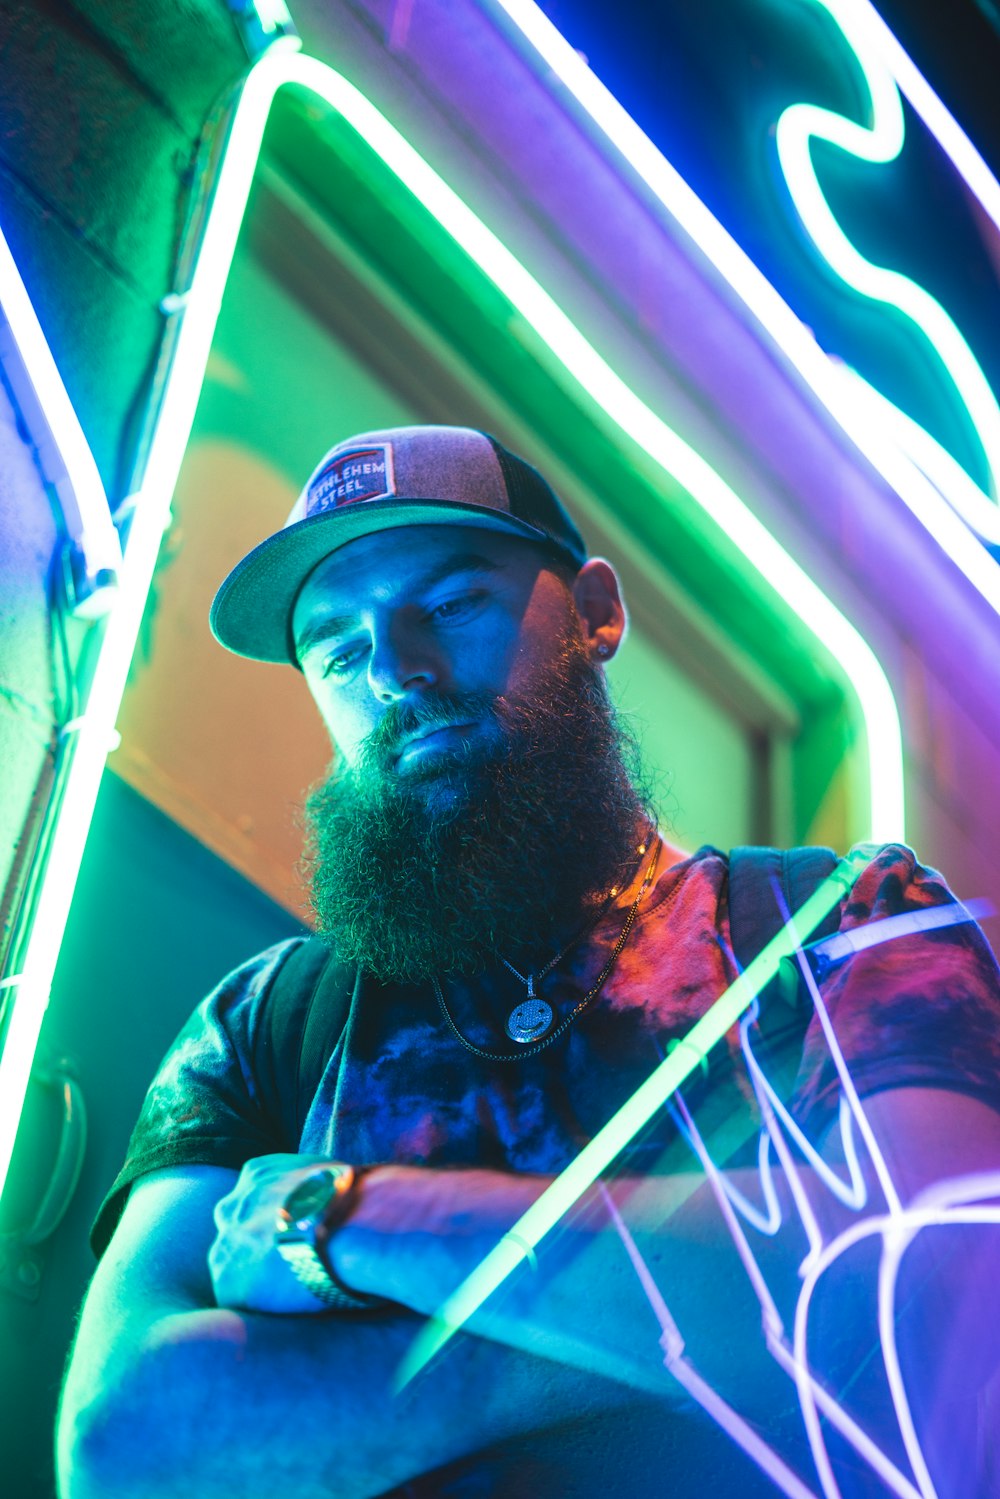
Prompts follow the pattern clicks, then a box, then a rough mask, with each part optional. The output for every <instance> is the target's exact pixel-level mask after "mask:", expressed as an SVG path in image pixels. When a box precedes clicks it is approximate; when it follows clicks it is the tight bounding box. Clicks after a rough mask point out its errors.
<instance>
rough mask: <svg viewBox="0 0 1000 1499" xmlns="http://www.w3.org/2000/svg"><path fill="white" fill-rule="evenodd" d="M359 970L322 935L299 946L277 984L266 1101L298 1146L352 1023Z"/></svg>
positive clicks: (269, 1023)
mask: <svg viewBox="0 0 1000 1499" xmlns="http://www.w3.org/2000/svg"><path fill="white" fill-rule="evenodd" d="M356 977H357V971H356V969H355V967H354V966H353V965H350V964H346V963H342V962H341V961H340V960H339V959H338V957H337V955H336V953H334V952H331V950H330V948H329V947H327V945H326V943H325V942H323V941H321V940H320V938H319V937H309V938H307V939H306V941H305V942H302V943H300V944H299V945H298V946H297V947H295V948H293V950H292V951H291V953H290V954H289V955H288V957H287V958H286V959H285V960H284V962H283V963H282V965H281V967H280V968H279V970H278V972H277V975H276V976H275V978H274V980H273V981H272V983H271V992H270V994H269V996H268V1003H267V1007H266V1012H265V1015H264V1019H263V1022H262V1025H261V1034H260V1037H259V1043H258V1045H259V1050H258V1057H257V1064H258V1078H259V1080H260V1084H261V1089H262V1094H263V1100H262V1101H263V1104H264V1107H265V1108H266V1109H267V1111H268V1113H269V1114H270V1115H271V1117H272V1118H273V1119H274V1121H275V1123H276V1124H277V1126H278V1128H279V1130H280V1134H281V1139H282V1142H283V1145H284V1148H285V1149H286V1150H288V1151H297V1150H298V1148H299V1141H300V1139H301V1138H302V1128H303V1126H304V1124H305V1119H306V1113H307V1111H308V1107H309V1103H310V1101H311V1099H312V1097H313V1095H314V1094H315V1092H316V1089H317V1087H318V1086H319V1081H320V1078H321V1077H322V1076H323V1069H324V1067H325V1066H326V1063H327V1061H328V1060H329V1058H330V1056H331V1054H332V1052H333V1049H334V1047H335V1046H336V1044H337V1041H338V1039H339V1037H340V1035H341V1034H342V1032H343V1030H344V1026H345V1025H346V1024H347V1018H348V1015H349V1014H350V1010H351V1000H352V998H353V995H354V988H355V981H356Z"/></svg>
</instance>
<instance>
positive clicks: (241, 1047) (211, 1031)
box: [90, 937, 304, 1258]
mask: <svg viewBox="0 0 1000 1499" xmlns="http://www.w3.org/2000/svg"><path fill="white" fill-rule="evenodd" d="M303 940H304V939H303V938H299V937H296V938H293V939H292V940H291V941H288V942H282V943H279V944H278V945H277V946H275V947H272V948H268V950H267V951H266V952H263V953H261V954H259V956H257V957H255V958H252V959H251V960H250V961H249V962H248V963H244V964H242V965H241V967H239V968H235V969H234V970H233V971H232V972H231V973H229V974H227V975H226V977H225V978H224V979H223V980H222V982H221V984H219V986H218V987H217V988H216V989H214V990H213V991H212V993H211V994H209V995H208V997H207V998H206V999H204V1000H203V1001H202V1003H201V1004H200V1005H199V1006H198V1008H197V1009H196V1010H195V1012H194V1014H193V1015H192V1016H191V1018H190V1020H189V1021H188V1022H187V1024H186V1025H185V1026H184V1028H183V1030H182V1031H181V1032H180V1034H179V1036H178V1037H177V1039H176V1040H175V1041H174V1043H173V1045H172V1046H171V1047H170V1050H169V1051H168V1052H167V1054H166V1056H165V1057H164V1059H163V1061H162V1062H161V1063H160V1066H159V1068H158V1069H157V1072H156V1076H155V1077H154V1078H153V1081H152V1083H151V1084H150V1086H149V1090H148V1091H147V1093H146V1097H145V1100H144V1102H143V1105H142V1109H141V1111H140V1114H139V1118H138V1120H137V1122H136V1125H135V1128H134V1129H133V1131H132V1136H131V1139H130V1140H129V1144H128V1150H127V1152H126V1156H125V1164H124V1165H123V1167H122V1169H121V1171H120V1172H119V1173H118V1176H117V1177H116V1178H115V1181H114V1183H113V1184H112V1186H111V1189H110V1191H109V1192H108V1194H107V1196H106V1197H105V1199H104V1202H103V1203H102V1204H101V1207H100V1210H99V1212H98V1214H97V1217H96V1219H95V1221H94V1226H93V1228H92V1229H91V1234H90V1242H91V1246H92V1248H93V1250H94V1253H95V1254H96V1255H97V1256H98V1258H100V1256H101V1255H102V1254H103V1253H104V1250H105V1249H106V1248H107V1246H108V1243H109V1242H110V1239H111V1236H112V1234H113V1233H114V1230H115V1228H116V1227H117V1224H118V1220H119V1218H120V1217H121V1214H122V1211H123V1209H124V1207H125V1202H126V1199H127V1197H128V1194H129V1191H130V1189H131V1187H132V1184H133V1182H135V1181H136V1180H137V1179H138V1178H139V1177H140V1176H144V1175H145V1174H146V1173H147V1172H149V1171H156V1170H158V1169H159V1168H160V1167H163V1166H181V1165H189V1166H193V1165H199V1166H229V1167H232V1168H233V1169H234V1170H238V1169H239V1168H240V1167H241V1166H242V1165H243V1164H244V1162H245V1161H248V1160H250V1159H252V1158H253V1157H254V1156H259V1155H269V1154H271V1153H272V1152H274V1151H278V1150H287V1149H292V1148H293V1147H292V1146H291V1145H289V1144H288V1142H286V1141H284V1140H283V1139H282V1137H281V1126H280V1121H279V1120H278V1119H277V1118H276V1117H275V1115H274V1112H273V1109H269V1108H268V1105H267V1103H266V1101H265V1097H264V1093H263V1090H262V1088H261V1083H260V1079H259V1076H258V1075H257V1073H256V1072H255V1068H254V1059H255V1055H256V1054H257V1052H258V1050H259V1031H260V1026H261V1018H262V1015H263V1011H264V1006H265V1004H266V1000H267V997H268V995H269V993H270V989H271V985H272V984H273V982H274V979H275V977H276V976H277V974H278V971H279V970H280V968H281V966H282V964H283V963H284V962H285V961H286V960H287V958H289V957H290V956H291V954H292V952H293V951H294V950H295V949H296V948H297V947H298V946H299V945H300V943H301V942H302V941H303Z"/></svg>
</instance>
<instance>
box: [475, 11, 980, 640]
mask: <svg viewBox="0 0 1000 1499" xmlns="http://www.w3.org/2000/svg"><path fill="white" fill-rule="evenodd" d="M495 3H496V4H497V5H498V6H500V7H501V8H502V9H503V10H504V11H505V12H506V13H507V15H508V16H509V17H510V18H511V20H512V21H513V22H514V24H515V25H516V26H517V27H518V28H519V29H520V31H521V32H522V33H523V35H524V37H525V38H526V40H527V41H528V42H529V43H530V45H531V47H532V48H533V49H534V51H535V52H536V53H537V55H538V58H539V61H540V63H542V64H544V67H545V69H546V70H549V71H551V72H552V73H554V74H555V76H556V77H557V78H558V79H559V80H560V82H561V83H562V84H563V85H564V86H565V88H566V89H567V90H568V92H569V93H571V94H572V95H573V97H574V98H575V99H576V100H577V101H578V103H579V104H580V105H581V106H582V108H583V109H585V110H586V111H587V113H588V114H589V115H590V117H591V118H592V119H593V121H594V122H595V124H596V125H597V126H598V127H599V128H600V130H601V131H603V133H604V135H605V136H606V137H607V139H608V141H609V142H610V144H611V145H612V146H613V147H614V148H615V150H616V151H617V152H619V153H620V155H621V157H622V158H623V160H624V161H625V162H626V163H627V164H628V166H629V167H630V168H631V169H632V170H633V171H634V172H635V173H636V175H637V176H638V177H639V178H640V179H641V180H642V181H643V182H644V183H645V184H646V186H647V187H648V189H649V190H650V191H651V192H652V193H653V194H655V196H656V197H657V198H658V199H659V201H660V202H661V203H662V204H663V205H664V207H665V208H666V209H667V211H668V212H669V213H670V214H671V216H672V217H673V218H674V219H675V221H676V222H677V223H678V224H679V225H680V226H681V227H682V228H683V230H684V231H685V233H686V234H687V235H689V236H690V238H691V239H692V240H693V241H694V243H695V244H696V245H697V246H698V247H699V249H700V250H701V251H702V253H703V254H704V255H705V256H706V258H707V259H708V260H709V261H710V262H711V263H712V264H713V265H714V266H715V267H716V269H717V270H718V271H719V273H720V275H722V276H723V277H724V278H725V280H726V281H727V282H728V283H729V285H730V286H731V287H732V289H733V291H734V292H735V293H736V295H737V296H738V297H739V298H740V299H741V301H742V302H743V303H744V305H745V306H746V307H747V309H748V310H749V311H750V312H751V313H752V314H753V316H754V317H755V318H756V319H757V321H758V322H759V323H760V325H761V327H762V328H764V329H765V330H766V331H767V333H768V334H769V335H770V337H771V338H773V339H774V340H775V342H776V343H777V344H778V345H779V347H780V348H781V349H782V350H783V351H784V353H785V355H786V357H787V358H788V360H789V361H790V363H791V364H792V365H793V366H794V367H795V369H797V370H798V372H799V374H800V375H801V376H802V378H803V380H804V381H805V382H806V384H807V385H808V386H809V388H810V390H812V391H813V393H814V394H815V395H816V396H817V398H818V399H819V400H820V401H822V403H823V405H824V406H825V407H826V408H827V410H828V411H829V412H830V413H831V415H832V416H833V417H834V418H835V419H836V421H838V422H839V423H840V425H841V427H842V428H843V429H844V431H845V432H846V433H847V434H848V435H849V436H850V438H851V440H852V441H853V442H854V443H855V445H856V446H857V448H858V449H859V451H860V452H862V453H863V454H864V456H865V457H866V458H867V459H868V461H869V463H870V464H871V465H872V467H873V468H874V469H875V470H876V472H877V473H879V474H880V475H881V476H882V478H883V479H885V481H886V483H887V484H889V485H890V486H891V487H892V489H894V490H895V492H896V493H897V494H898V495H899V497H900V499H901V500H902V501H903V503H904V504H905V505H906V506H907V508H908V509H909V510H910V511H912V513H913V514H914V515H915V516H916V518H917V519H918V520H919V521H920V523H921V525H923V526H924V527H925V528H926V529H927V530H928V531H929V532H930V533H931V535H932V536H933V537H934V539H935V541H936V542H937V543H938V545H939V546H940V547H941V549H942V550H943V551H944V552H945V554H946V555H947V556H948V557H949V558H950V559H951V560H952V562H953V563H954V564H955V566H956V567H958V568H959V569H960V571H961V572H962V573H963V574H964V575H965V577H966V578H967V579H968V581H969V582H970V583H971V584H972V586H973V587H974V588H975V589H976V590H977V591H978V592H979V593H980V594H981V595H982V597H983V598H984V599H986V601H987V602H988V603H989V604H990V606H991V607H992V608H993V609H995V610H996V612H997V613H998V614H1000V567H998V566H997V564H996V562H994V560H993V558H992V557H991V556H990V554H989V553H988V552H987V551H986V550H985V549H984V548H983V546H982V545H981V544H980V543H979V540H978V538H977V537H976V536H974V535H973V534H971V532H970V530H969V528H968V526H967V525H966V524H965V523H964V521H963V520H962V519H961V518H960V515H961V512H962V503H961V502H959V503H957V504H956V505H954V506H953V505H952V503H951V501H950V497H951V486H950V484H949V487H948V488H947V489H946V490H945V491H944V492H943V493H942V492H941V491H939V489H938V487H937V484H936V483H931V482H930V481H929V479H928V477H927V475H926V474H925V473H924V472H922V468H921V466H920V464H918V463H917V462H915V461H914V459H913V458H911V456H910V452H909V448H908V445H907V444H906V443H903V444H900V443H899V442H897V441H896V440H895V437H894V434H893V432H892V431H891V430H890V428H888V427H887V425H886V421H885V412H884V409H876V407H875V403H871V402H869V401H868V400H867V398H866V393H865V391H864V390H859V388H858V384H857V381H856V380H853V379H850V378H847V376H846V374H845V372H844V371H843V369H842V368H841V367H840V366H839V365H836V364H834V363H833V362H832V361H831V360H829V359H828V358H827V356H826V354H825V353H824V351H823V350H822V349H821V348H820V347H819V345H818V344H817V342H816V340H815V338H814V337H813V335H812V333H811V332H810V331H809V329H808V328H807V327H806V326H805V325H804V324H803V322H802V321H801V319H800V318H799V317H798V316H797V315H796V314H795V312H794V311H793V310H792V308H791V307H789V305H788V303H787V302H785V301H784V299H783V298H782V297H781V296H779V294H778V292H777V291H776V290H775V288H774V287H773V286H772V285H771V283H770V282H769V281H768V280H767V278H766V277H765V276H764V275H763V274H762V273H761V271H760V270H759V269H758V267H757V266H756V265H755V264H754V263H753V261H752V260H751V259H750V258H749V256H748V255H747V254H746V252H745V251H744V250H743V249H742V248H741V246H740V245H738V244H737V242H736V241H735V240H734V239H733V238H732V236H731V235H730V234H729V233H728V232H727V231H726V230H725V229H724V228H723V226H722V225H721V224H720V223H719V221H718V219H716V218H715V217H714V215H713V214H712V213H710V212H709V210H708V208H706V206H705V204H704V203H703V202H702V201H701V199H700V198H699V197H698V196H697V194H696V193H695V192H694V191H693V190H692V189H691V187H689V185H688V184H687V183H686V182H685V181H684V179H683V177H681V176H680V175H679V173H678V172H677V171H676V169H675V168H674V167H673V166H672V165H671V163H670V162H669V161H668V160H667V159H666V157H665V156H664V155H663V153H662V152H661V151H660V150H659V149H658V147H656V146H655V145H654V144H653V142H652V141H651V140H650V139H649V137H648V136H647V135H646V134H645V133H644V132H643V131H642V130H641V129H640V128H639V126H638V125H637V124H636V122H635V120H633V119H632V117H631V115H630V114H629V113H628V112H627V111H626V110H625V109H624V108H623V107H622V105H621V104H620V103H619V102H618V100H617V99H616V98H615V97H614V95H613V94H612V93H610V92H609V91H608V89H607V88H605V86H604V84H603V83H601V81H600V79H599V78H597V77H596V76H595V75H594V74H593V73H592V72H591V70H590V68H589V67H588V66H587V64H586V63H585V62H584V61H583V59H582V58H581V57H580V55H579V54H578V53H577V52H576V51H575V50H574V49H573V47H571V46H570V44H569V43H568V42H567V41H566V38H565V37H564V36H562V35H561V33H560V32H559V31H557V30H556V28H555V27H554V26H553V25H552V23H551V21H550V20H549V19H548V17H547V16H545V15H544V14H543V12H542V11H541V10H539V8H538V6H537V5H536V4H535V3H534V0H495ZM846 3H847V0H845V4H846ZM851 4H853V7H854V10H855V11H856V12H857V14H858V15H859V16H861V17H863V23H864V26H865V28H866V37H867V39H868V40H869V41H870V42H871V43H872V45H874V46H877V48H878V51H879V55H880V56H881V58H882V60H883V62H884V63H885V65H886V67H887V68H888V69H889V70H890V72H891V73H892V76H893V78H894V79H895V80H896V83H897V84H898V86H899V88H900V89H901V90H902V92H903V93H904V94H905V95H906V97H907V99H909V101H910V103H911V104H912V105H913V107H914V109H915V110H916V111H917V113H918V114H919V115H920V117H921V119H923V121H924V123H925V124H926V125H927V128H928V129H929V130H930V131H931V132H932V133H933V135H934V136H935V137H936V139H937V140H938V141H939V143H940V145H941V147H942V150H944V152H945V153H946V155H947V156H948V157H949V159H950V161H951V162H952V164H953V165H954V167H955V170H956V171H957V172H958V173H959V174H960V175H961V177H962V178H963V180H964V181H965V183H966V185H967V186H968V188H969V190H970V192H972V193H973V195H974V196H975V197H976V199H977V200H978V202H979V203H980V204H981V205H982V207H983V209H984V211H985V212H986V213H987V214H988V215H989V217H990V218H991V219H992V220H993V222H994V223H995V224H996V225H997V227H998V229H1000V184H998V183H997V180H996V178H995V177H994V176H993V175H992V173H991V172H990V170H989V168H988V167H987V166H986V163H985V162H984V161H983V159H982V157H981V156H980V155H979V153H978V152H977V151H976V149H975V147H974V146H973V145H972V143H971V141H970V140H969V139H968V137H967V136H966V135H965V134H964V132H963V131H962V129H961V128H960V126H959V125H958V124H957V122H956V121H955V120H954V118H953V117H952V116H951V115H950V114H949V113H948V111H947V110H946V109H945V107H944V105H943V104H942V103H941V101H940V99H938V97H937V95H936V94H935V93H934V92H933V90H932V89H931V88H930V87H929V85H928V84H927V82H926V80H925V79H924V78H923V77H922V75H921V74H920V73H919V72H918V71H917V69H916V68H915V67H914V65H913V63H912V62H911V61H910V59H909V57H907V55H906V53H905V52H904V51H903V49H902V48H901V47H900V45H899V43H898V42H897V41H896V39H895V37H894V36H893V35H892V33H891V32H890V31H889V29H888V28H887V27H886V25H885V23H884V22H883V21H882V20H881V18H880V17H879V16H878V14H877V13H876V11H875V10H874V9H873V8H872V6H871V5H870V4H868V0H851ZM893 410H895V408H893ZM899 415H900V416H901V415H902V413H899ZM924 435H925V437H926V440H927V443H928V444H929V443H931V442H932V441H933V439H931V438H930V437H929V436H927V434H924ZM926 451H927V449H926V445H925V447H924V454H925V455H926ZM943 451H944V450H943V449H939V450H938V452H939V453H943ZM945 456H946V457H948V456H950V455H945ZM951 462H952V463H953V462H954V460H951ZM941 466H946V465H944V464H943V463H942V465H941ZM935 478H936V479H940V475H939V474H936V475H935ZM964 478H965V481H966V482H967V483H969V484H971V482H972V481H971V480H969V479H968V476H967V475H966V476H964ZM946 482H947V476H946ZM945 494H947V495H948V498H945Z"/></svg>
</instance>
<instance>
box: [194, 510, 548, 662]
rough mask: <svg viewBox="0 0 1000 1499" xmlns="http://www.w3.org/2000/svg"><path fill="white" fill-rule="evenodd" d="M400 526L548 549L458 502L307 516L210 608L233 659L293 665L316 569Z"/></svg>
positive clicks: (507, 522) (255, 558)
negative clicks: (497, 534) (305, 593)
mask: <svg viewBox="0 0 1000 1499" xmlns="http://www.w3.org/2000/svg"><path fill="white" fill-rule="evenodd" d="M401 526H472V527H476V528H479V529H480V530H485V531H504V532H506V533H507V534H508V535H514V536H520V537H523V538H524V540H526V541H533V542H542V543H546V544H548V545H551V544H552V541H551V538H550V537H549V536H547V535H546V533H545V532H544V531H541V530H539V529H538V528H537V527H536V526H531V525H529V524H528V523H527V521H522V520H518V518H517V517H516V516H513V515H507V514H506V513H505V512H504V511H502V510H491V509H487V508H486V506H483V505H462V504H459V503H458V502H456V501H455V500H407V499H387V500H370V501H367V502H365V503H362V504H357V505H353V506H350V507H344V508H343V509H340V510H331V511H329V512H327V513H325V514H323V515H312V516H309V517H308V518H307V519H305V520H300V521H296V522H295V523H294V524H293V525H290V526H286V527H285V528H284V530H282V531H278V532H276V533H275V535H274V536H269V537H268V538H267V540H266V541H262V542H261V544H260V546H257V547H254V549H253V551H252V552H248V554H247V555H246V556H245V557H244V558H243V560H242V562H238V563H237V564H236V566H235V567H234V568H233V570H232V572H231V573H230V574H229V576H228V577H227V578H226V579H225V580H224V582H223V583H222V586H221V587H220V589H219V591H218V593H217V594H216V595H215V599H214V601H213V603H212V608H211V611H210V613H209V617H208V618H209V624H210V625H211V628H212V633H213V635H214V636H215V638H216V640H218V641H219V642H220V644H222V645H224V646H225V647H226V649H227V650H230V651H235V653H236V654H237V655H238V656H249V657H250V658H251V660H254V661H276V662H291V664H292V665H293V666H297V665H298V662H297V660H296V656H295V641H294V638H293V636H292V610H293V608H294V607H295V600H296V598H297V597H298V594H299V590H300V588H301V587H302V585H303V583H304V582H305V581H306V578H308V576H309V574H310V573H311V572H312V570H313V568H314V567H317V566H318V565H319V563H320V562H322V561H323V559H324V557H329V556H330V554H331V553H332V552H336V551H338V550H339V549H340V547H342V546H346V545H347V543H348V542H349V541H356V540H357V539H358V537H360V536H370V535H372V534H373V533H375V532H378V531H395V530H398V529H399V528H400V527H401Z"/></svg>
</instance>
